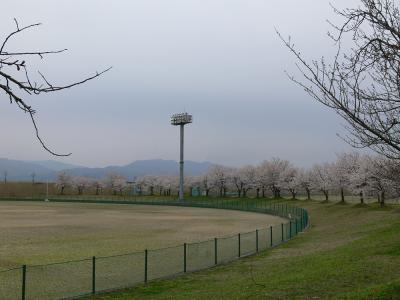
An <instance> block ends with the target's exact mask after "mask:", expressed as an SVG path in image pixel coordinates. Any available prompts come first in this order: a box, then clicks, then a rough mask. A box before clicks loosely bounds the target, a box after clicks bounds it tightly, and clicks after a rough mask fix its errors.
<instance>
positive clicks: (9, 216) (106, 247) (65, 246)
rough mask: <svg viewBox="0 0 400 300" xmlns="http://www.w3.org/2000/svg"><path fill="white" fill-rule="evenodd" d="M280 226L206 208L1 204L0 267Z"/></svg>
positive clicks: (273, 220) (276, 221)
mask: <svg viewBox="0 0 400 300" xmlns="http://www.w3.org/2000/svg"><path fill="white" fill-rule="evenodd" d="M282 222H284V220H283V219H281V218H278V217H274V216H268V215H264V214H257V213H248V212H241V211H231V210H219V209H206V208H187V207H171V206H146V205H112V204H80V203H51V202H0V269H4V268H11V267H16V266H20V265H21V264H45V263H52V262H59V261H65V260H76V259H81V258H87V257H91V256H94V255H95V256H107V255H115V254H122V253H129V252H134V251H138V250H143V249H156V248H161V247H166V246H172V245H177V244H182V243H184V242H195V241H203V240H207V239H211V238H214V237H220V236H225V235H230V234H236V233H239V232H248V231H253V230H255V229H257V228H266V227H267V226H269V225H275V224H280V223H282Z"/></svg>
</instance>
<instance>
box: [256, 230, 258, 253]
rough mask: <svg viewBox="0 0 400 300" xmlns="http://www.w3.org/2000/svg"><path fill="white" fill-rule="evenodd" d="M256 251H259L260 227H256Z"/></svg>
mask: <svg viewBox="0 0 400 300" xmlns="http://www.w3.org/2000/svg"><path fill="white" fill-rule="evenodd" d="M256 252H258V229H256Z"/></svg>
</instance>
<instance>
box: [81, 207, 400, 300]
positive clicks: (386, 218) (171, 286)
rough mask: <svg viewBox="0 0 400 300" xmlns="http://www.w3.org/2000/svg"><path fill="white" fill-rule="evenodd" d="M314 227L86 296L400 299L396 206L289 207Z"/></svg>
mask: <svg viewBox="0 0 400 300" xmlns="http://www.w3.org/2000/svg"><path fill="white" fill-rule="evenodd" d="M291 203H292V204H296V205H299V206H302V207H305V208H306V209H308V210H309V212H310V215H311V223H312V226H311V228H310V229H309V230H308V231H306V232H305V233H303V234H300V235H299V236H298V237H296V238H295V239H294V240H292V241H290V242H288V243H286V244H283V245H282V246H279V247H277V248H275V249H273V250H269V251H265V252H263V253H261V254H259V255H257V256H253V257H249V258H245V259H241V260H239V261H236V262H234V263H231V264H229V265H225V266H219V267H216V268H213V269H210V270H207V271H202V272H197V273H192V274H189V275H185V276H182V277H178V278H175V279H168V280H159V281H154V282H151V283H149V284H147V285H141V286H138V287H136V288H132V289H128V290H125V291H122V292H116V293H110V294H101V295H98V296H95V297H89V298H86V299H98V300H100V299H104V300H105V299H400V208H399V207H391V208H385V209H380V208H378V207H376V206H369V207H367V206H365V207H360V206H353V205H338V204H326V203H325V204H322V203H317V202H311V201H310V202H306V201H301V202H300V201H296V202H295V203H294V202H291Z"/></svg>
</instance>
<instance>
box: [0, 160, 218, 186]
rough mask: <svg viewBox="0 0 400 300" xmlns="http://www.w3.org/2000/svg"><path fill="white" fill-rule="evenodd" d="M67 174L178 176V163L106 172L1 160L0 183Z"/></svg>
mask: <svg viewBox="0 0 400 300" xmlns="http://www.w3.org/2000/svg"><path fill="white" fill-rule="evenodd" d="M212 166H213V164H212V163H210V162H195V161H186V162H185V174H186V175H189V176H196V175H201V174H203V173H205V172H207V170H208V169H210V168H211V167H212ZM60 171H65V172H67V173H68V174H70V175H73V176H87V177H93V178H102V177H105V176H107V174H109V173H119V174H121V175H124V176H125V177H126V178H127V179H133V178H135V177H140V176H144V175H178V174H179V163H178V162H176V161H173V160H163V159H152V160H138V161H135V162H133V163H131V164H128V165H125V166H108V167H105V168H88V167H80V166H75V165H71V164H66V163H61V162H58V161H51V160H49V161H19V160H12V159H7V158H0V180H3V179H4V173H5V172H7V179H8V180H9V181H30V180H32V177H31V174H32V173H35V180H36V181H44V180H55V179H56V177H57V173H58V172H60Z"/></svg>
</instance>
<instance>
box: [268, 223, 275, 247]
mask: <svg viewBox="0 0 400 300" xmlns="http://www.w3.org/2000/svg"><path fill="white" fill-rule="evenodd" d="M269 231H270V238H271V243H270V244H271V247H272V246H273V245H274V244H273V242H272V226H270V227H269Z"/></svg>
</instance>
